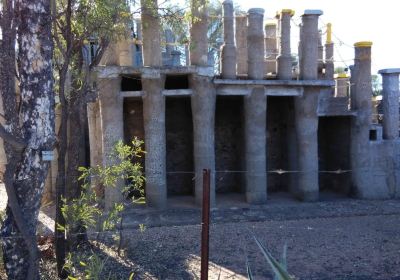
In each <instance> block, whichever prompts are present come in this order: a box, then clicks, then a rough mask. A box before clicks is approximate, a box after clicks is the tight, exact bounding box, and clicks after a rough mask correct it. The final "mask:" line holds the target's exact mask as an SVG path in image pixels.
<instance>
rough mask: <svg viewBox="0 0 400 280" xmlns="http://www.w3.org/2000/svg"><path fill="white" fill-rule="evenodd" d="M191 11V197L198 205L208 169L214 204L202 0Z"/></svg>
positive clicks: (211, 102)
mask: <svg viewBox="0 0 400 280" xmlns="http://www.w3.org/2000/svg"><path fill="white" fill-rule="evenodd" d="M192 13H193V15H194V16H195V17H197V20H196V21H195V22H193V23H192V27H191V30H190V36H191V37H190V40H191V49H190V62H191V64H192V65H196V66H197V73H195V74H193V75H191V77H190V80H189V84H190V88H191V89H193V95H192V97H191V105H192V116H193V117H192V118H193V142H194V143H193V156H194V168H195V172H196V173H195V199H196V204H197V205H201V203H202V199H203V179H202V174H203V172H202V170H203V169H204V168H209V169H210V170H211V186H210V198H211V205H215V151H214V123H215V98H216V92H215V88H214V84H213V83H212V77H213V76H214V73H213V68H212V67H206V66H207V53H208V48H207V13H206V1H205V0H200V1H199V0H192Z"/></svg>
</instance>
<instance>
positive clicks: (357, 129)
mask: <svg viewBox="0 0 400 280" xmlns="http://www.w3.org/2000/svg"><path fill="white" fill-rule="evenodd" d="M354 46H355V58H354V68H353V69H351V70H352V71H351V81H352V86H351V109H352V110H354V111H357V116H355V117H353V118H352V122H351V144H350V149H351V169H352V186H353V192H354V193H355V195H356V196H357V197H359V198H373V197H375V191H374V188H376V187H377V186H372V185H371V184H370V182H371V181H372V180H371V172H370V171H371V170H370V162H369V160H370V158H369V153H370V151H369V149H370V146H369V129H370V125H371V111H372V101H371V98H372V86H371V46H372V43H371V42H358V43H355V44H354Z"/></svg>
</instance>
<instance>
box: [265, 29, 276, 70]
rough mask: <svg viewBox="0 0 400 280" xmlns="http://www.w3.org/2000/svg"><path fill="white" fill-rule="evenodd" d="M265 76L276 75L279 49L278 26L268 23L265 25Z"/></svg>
mask: <svg viewBox="0 0 400 280" xmlns="http://www.w3.org/2000/svg"><path fill="white" fill-rule="evenodd" d="M265 53H266V62H265V74H268V73H276V67H277V66H276V57H277V56H278V49H277V46H276V24H275V23H267V24H266V25H265Z"/></svg>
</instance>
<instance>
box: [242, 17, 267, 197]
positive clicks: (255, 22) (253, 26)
mask: <svg viewBox="0 0 400 280" xmlns="http://www.w3.org/2000/svg"><path fill="white" fill-rule="evenodd" d="M263 17H264V10H263V9H250V10H249V12H248V32H247V38H248V39H247V40H248V71H249V79H252V80H261V79H263V78H264V65H263V63H262V62H263V59H262V58H263V57H264V34H263ZM266 114H267V98H266V95H265V91H264V87H263V86H260V87H255V88H253V90H252V91H251V93H250V95H248V96H245V97H244V118H245V120H244V122H245V132H244V133H245V156H246V161H245V163H246V200H247V202H249V203H253V204H262V203H265V202H266V201H267V175H266V172H267V161H266V155H267V152H266V143H267V141H266V131H267V125H266V123H267V115H266Z"/></svg>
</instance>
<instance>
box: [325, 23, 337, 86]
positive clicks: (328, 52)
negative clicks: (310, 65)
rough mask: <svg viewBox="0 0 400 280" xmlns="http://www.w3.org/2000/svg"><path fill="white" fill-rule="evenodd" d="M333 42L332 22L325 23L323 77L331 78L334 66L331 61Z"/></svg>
mask: <svg viewBox="0 0 400 280" xmlns="http://www.w3.org/2000/svg"><path fill="white" fill-rule="evenodd" d="M333 50H334V44H333V42H332V24H331V23H328V24H327V30H326V43H325V79H327V80H333V75H334V73H335V66H334V63H333Z"/></svg>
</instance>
